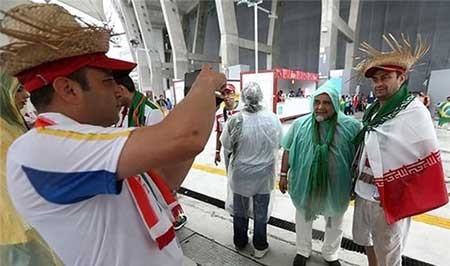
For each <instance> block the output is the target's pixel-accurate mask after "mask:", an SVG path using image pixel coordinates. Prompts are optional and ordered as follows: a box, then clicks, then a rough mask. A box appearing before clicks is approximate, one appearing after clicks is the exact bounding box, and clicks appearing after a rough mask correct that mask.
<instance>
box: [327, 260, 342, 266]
mask: <svg viewBox="0 0 450 266" xmlns="http://www.w3.org/2000/svg"><path fill="white" fill-rule="evenodd" d="M326 262H327V264H328V265H329V266H341V263H340V262H339V260H333V261H327V260H326Z"/></svg>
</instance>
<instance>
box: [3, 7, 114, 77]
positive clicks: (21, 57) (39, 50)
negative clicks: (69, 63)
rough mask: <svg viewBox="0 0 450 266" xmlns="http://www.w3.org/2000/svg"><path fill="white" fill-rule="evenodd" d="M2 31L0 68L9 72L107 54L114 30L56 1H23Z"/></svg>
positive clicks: (11, 14)
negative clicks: (6, 40) (7, 39)
mask: <svg viewBox="0 0 450 266" xmlns="http://www.w3.org/2000/svg"><path fill="white" fill-rule="evenodd" d="M2 13H4V14H5V17H4V19H3V21H2V23H1V25H0V33H3V34H5V35H7V36H8V37H10V43H9V44H8V45H5V46H3V47H0V67H1V68H2V69H3V70H4V71H6V72H7V73H8V74H10V75H16V74H19V73H20V72H22V71H24V70H27V69H30V68H33V67H36V66H39V65H41V64H44V63H47V62H52V61H56V60H59V59H63V58H68V57H73V56H79V55H85V54H92V53H106V52H107V51H108V49H109V39H110V37H111V29H108V28H106V27H98V26H93V25H89V24H87V23H85V22H83V21H81V20H80V19H77V18H76V17H75V16H73V15H71V14H70V13H69V12H68V11H67V10H66V9H64V8H63V7H61V6H58V5H55V4H23V5H19V6H16V7H14V8H12V9H11V10H9V11H8V12H4V11H2Z"/></svg>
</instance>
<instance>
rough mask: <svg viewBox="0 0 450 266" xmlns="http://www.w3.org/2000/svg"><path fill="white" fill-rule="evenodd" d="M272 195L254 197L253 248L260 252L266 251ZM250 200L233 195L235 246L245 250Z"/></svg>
mask: <svg viewBox="0 0 450 266" xmlns="http://www.w3.org/2000/svg"><path fill="white" fill-rule="evenodd" d="M269 200H270V194H256V195H255V196H253V222H254V226H253V227H254V232H253V246H254V247H255V248H256V249H258V250H263V249H266V248H267V247H268V246H269V244H268V243H267V220H268V219H267V212H268V207H269ZM249 201H250V198H247V197H244V196H241V195H238V194H236V193H234V194H233V212H234V215H233V229H234V245H235V246H236V247H238V248H243V247H245V246H246V245H247V243H248V235H247V231H248V220H249V217H248V215H247V213H248V209H249Z"/></svg>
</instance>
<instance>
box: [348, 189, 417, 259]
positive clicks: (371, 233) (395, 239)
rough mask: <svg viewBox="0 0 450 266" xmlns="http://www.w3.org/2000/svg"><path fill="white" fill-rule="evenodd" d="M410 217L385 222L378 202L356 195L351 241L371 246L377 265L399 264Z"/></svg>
mask: <svg viewBox="0 0 450 266" xmlns="http://www.w3.org/2000/svg"><path fill="white" fill-rule="evenodd" d="M410 226H411V218H404V219H401V220H399V221H397V222H395V223H393V224H390V225H389V224H387V222H386V218H385V215H384V210H383V208H382V207H381V206H380V203H379V202H373V201H369V200H365V199H363V198H361V197H359V196H358V197H356V201H355V211H354V213H353V230H352V231H353V241H355V243H356V244H359V245H361V246H373V247H374V250H375V254H376V256H377V261H378V265H379V266H401V265H402V252H403V249H404V248H405V244H406V238H407V236H408V232H409V227H410Z"/></svg>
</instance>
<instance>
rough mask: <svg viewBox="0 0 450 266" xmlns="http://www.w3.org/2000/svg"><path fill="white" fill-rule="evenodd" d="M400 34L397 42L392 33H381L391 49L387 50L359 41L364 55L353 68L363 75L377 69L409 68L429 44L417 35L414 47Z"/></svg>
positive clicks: (425, 51) (405, 69) (368, 74)
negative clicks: (400, 38)
mask: <svg viewBox="0 0 450 266" xmlns="http://www.w3.org/2000/svg"><path fill="white" fill-rule="evenodd" d="M401 36H402V40H401V41H400V42H398V41H397V40H396V39H395V38H394V36H393V35H392V34H389V35H388V36H386V35H383V40H384V41H385V42H386V43H387V44H388V45H389V47H390V48H391V49H392V51H389V52H381V51H379V50H377V49H375V48H373V47H372V46H371V45H370V44H368V43H366V42H363V43H361V47H360V48H359V50H360V51H362V52H364V53H365V54H366V55H365V58H364V59H363V60H362V61H361V62H360V63H359V64H358V65H357V66H356V67H355V70H356V71H358V72H359V74H360V75H361V76H365V77H371V76H372V75H373V74H374V72H375V70H377V69H382V70H387V71H400V72H402V73H405V72H408V71H409V70H411V68H412V67H413V65H414V64H415V63H416V62H417V61H418V60H419V59H420V58H421V57H422V56H424V55H425V54H426V53H427V52H428V50H429V46H428V45H427V44H426V42H425V41H424V40H423V39H422V38H421V37H420V35H419V36H418V38H417V47H416V48H415V49H414V48H413V47H412V46H411V42H410V41H409V39H408V38H405V36H404V35H403V34H402V35H401Z"/></svg>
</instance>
